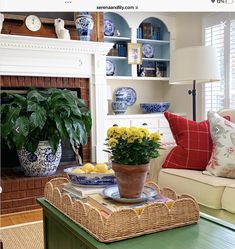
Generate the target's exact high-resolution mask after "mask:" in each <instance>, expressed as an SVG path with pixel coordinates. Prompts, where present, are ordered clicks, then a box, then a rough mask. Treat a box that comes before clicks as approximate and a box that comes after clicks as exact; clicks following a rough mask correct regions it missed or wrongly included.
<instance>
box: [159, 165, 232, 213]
mask: <svg viewBox="0 0 235 249" xmlns="http://www.w3.org/2000/svg"><path fill="white" fill-rule="evenodd" d="M158 184H159V186H161V187H169V188H172V189H174V190H175V191H176V193H177V194H179V195H180V194H183V193H186V194H189V195H192V196H193V197H194V198H195V199H196V200H197V202H198V203H199V204H202V205H204V206H207V207H210V208H214V209H221V208H222V205H221V199H222V195H223V192H224V190H225V187H226V186H229V185H231V184H234V180H233V179H228V178H222V177H216V176H208V175H204V174H202V172H201V171H197V170H184V169H162V170H161V171H160V173H159V178H158Z"/></svg>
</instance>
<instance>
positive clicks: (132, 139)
mask: <svg viewBox="0 0 235 249" xmlns="http://www.w3.org/2000/svg"><path fill="white" fill-rule="evenodd" d="M127 142H128V143H130V144H131V143H134V142H135V138H134V137H129V138H128V139H127Z"/></svg>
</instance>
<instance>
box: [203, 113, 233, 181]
mask: <svg viewBox="0 0 235 249" xmlns="http://www.w3.org/2000/svg"><path fill="white" fill-rule="evenodd" d="M208 121H209V124H210V133H211V137H212V141H213V150H212V155H211V158H210V161H209V163H208V165H207V167H206V170H207V173H210V174H212V175H215V176H222V177H228V178H235V124H234V123H232V122H230V121H228V120H226V119H224V118H223V117H221V116H219V115H218V114H217V113H215V112H208Z"/></svg>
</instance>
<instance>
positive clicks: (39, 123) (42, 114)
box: [29, 106, 47, 129]
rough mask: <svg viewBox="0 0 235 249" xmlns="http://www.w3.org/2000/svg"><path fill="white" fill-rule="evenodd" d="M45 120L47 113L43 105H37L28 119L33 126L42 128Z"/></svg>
mask: <svg viewBox="0 0 235 249" xmlns="http://www.w3.org/2000/svg"><path fill="white" fill-rule="evenodd" d="M46 120H47V113H46V110H45V109H44V108H43V107H39V106H38V107H37V110H36V111H35V112H33V113H32V114H31V115H30V117H29V121H30V123H31V124H32V125H33V127H34V128H36V127H40V129H42V128H43V127H44V125H45V123H46Z"/></svg>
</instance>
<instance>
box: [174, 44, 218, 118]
mask: <svg viewBox="0 0 235 249" xmlns="http://www.w3.org/2000/svg"><path fill="white" fill-rule="evenodd" d="M171 68H172V71H171V78H170V84H191V83H193V89H192V90H189V91H188V93H189V94H192V102H193V120H194V121H196V83H208V82H216V81H219V80H220V71H219V66H218V58H217V55H216V49H215V48H213V47H209V46H207V47H204V46H194V47H186V48H181V49H177V50H176V51H175V52H174V53H173V54H172V66H171Z"/></svg>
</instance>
